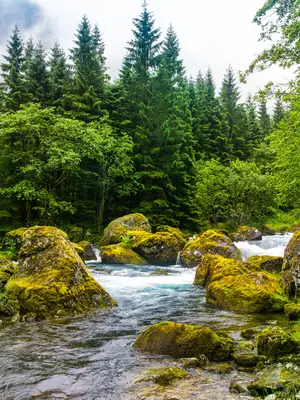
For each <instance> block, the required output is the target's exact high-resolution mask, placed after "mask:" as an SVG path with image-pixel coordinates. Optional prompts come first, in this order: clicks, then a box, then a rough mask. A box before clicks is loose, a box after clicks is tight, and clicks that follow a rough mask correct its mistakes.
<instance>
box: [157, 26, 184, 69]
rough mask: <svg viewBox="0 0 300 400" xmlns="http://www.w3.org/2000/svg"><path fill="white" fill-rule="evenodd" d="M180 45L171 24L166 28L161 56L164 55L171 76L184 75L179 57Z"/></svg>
mask: <svg viewBox="0 0 300 400" xmlns="http://www.w3.org/2000/svg"><path fill="white" fill-rule="evenodd" d="M179 54H180V47H179V40H178V37H177V34H176V32H175V31H174V28H173V26H172V25H170V27H169V28H168V31H167V36H166V39H165V40H164V42H163V46H162V57H164V58H165V59H166V61H167V64H168V69H169V71H170V72H171V73H172V76H174V77H176V76H180V77H183V75H184V72H185V71H184V67H183V61H182V60H181V59H179Z"/></svg>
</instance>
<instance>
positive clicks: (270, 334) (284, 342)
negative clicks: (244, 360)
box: [257, 327, 300, 360]
mask: <svg viewBox="0 0 300 400" xmlns="http://www.w3.org/2000/svg"><path fill="white" fill-rule="evenodd" d="M299 349H300V346H299V342H298V341H297V340H295V339H294V337H293V335H292V333H291V332H288V331H285V330H283V329H282V328H279V327H272V328H267V329H264V330H263V331H262V332H261V333H260V334H259V335H258V336H257V352H258V354H259V355H263V356H267V357H269V358H272V359H275V360H276V359H278V358H279V357H282V356H284V355H286V354H291V353H295V352H297V351H299Z"/></svg>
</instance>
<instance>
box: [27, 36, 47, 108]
mask: <svg viewBox="0 0 300 400" xmlns="http://www.w3.org/2000/svg"><path fill="white" fill-rule="evenodd" d="M28 60H29V59H28ZM25 79H26V89H27V93H28V97H29V101H31V102H38V103H41V104H46V103H47V101H48V99H49V76H48V71H47V61H46V53H45V49H44V47H43V44H42V43H41V42H38V43H37V45H36V46H35V47H34V51H33V56H32V59H31V60H30V62H29V63H28V70H27V71H26V73H25Z"/></svg>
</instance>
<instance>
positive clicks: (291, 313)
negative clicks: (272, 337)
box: [284, 303, 300, 321]
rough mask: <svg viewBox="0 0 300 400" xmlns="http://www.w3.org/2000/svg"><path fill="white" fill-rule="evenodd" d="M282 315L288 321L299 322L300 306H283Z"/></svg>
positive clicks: (291, 304) (293, 304)
mask: <svg viewBox="0 0 300 400" xmlns="http://www.w3.org/2000/svg"><path fill="white" fill-rule="evenodd" d="M284 313H285V315H286V316H287V317H288V319H289V320H290V321H297V320H300V304H296V303H288V304H286V305H285V306H284Z"/></svg>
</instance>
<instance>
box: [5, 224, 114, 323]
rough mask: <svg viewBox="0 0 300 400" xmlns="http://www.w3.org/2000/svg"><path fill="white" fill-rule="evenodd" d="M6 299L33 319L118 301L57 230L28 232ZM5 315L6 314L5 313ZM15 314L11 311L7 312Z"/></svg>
mask: <svg viewBox="0 0 300 400" xmlns="http://www.w3.org/2000/svg"><path fill="white" fill-rule="evenodd" d="M3 296H4V297H5V298H6V299H8V300H9V301H12V302H15V303H16V304H17V303H18V304H19V310H20V315H21V317H22V318H23V319H24V318H26V316H27V315H30V316H31V319H32V318H33V317H34V318H35V319H44V318H48V317H54V316H63V315H70V314H79V313H82V312H85V311H88V310H89V309H90V308H94V307H95V308H98V307H107V306H114V305H116V302H115V301H114V300H113V299H112V298H111V297H110V296H109V294H108V293H107V292H106V291H105V290H104V289H103V288H102V287H101V286H100V285H99V284H98V283H97V282H96V281H95V280H94V278H93V277H92V276H91V275H90V273H89V272H88V270H87V269H86V267H85V265H84V263H83V262H82V260H81V259H80V257H79V255H78V254H77V252H76V251H75V250H74V248H73V247H72V245H71V244H70V242H69V240H68V237H67V235H66V234H65V233H64V232H62V231H61V230H59V229H57V228H54V227H43V226H36V227H33V228H30V229H28V230H27V231H26V232H25V234H24V238H23V246H22V248H21V250H20V256H19V264H18V270H17V272H16V273H15V274H14V275H13V277H12V278H10V279H9V281H8V282H7V284H6V286H5V290H4V292H3ZM4 314H5V312H4ZM7 314H8V315H12V314H11V312H10V311H9V312H7Z"/></svg>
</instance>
